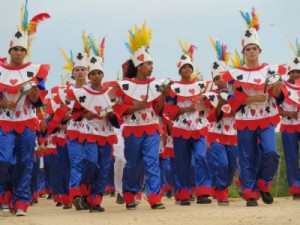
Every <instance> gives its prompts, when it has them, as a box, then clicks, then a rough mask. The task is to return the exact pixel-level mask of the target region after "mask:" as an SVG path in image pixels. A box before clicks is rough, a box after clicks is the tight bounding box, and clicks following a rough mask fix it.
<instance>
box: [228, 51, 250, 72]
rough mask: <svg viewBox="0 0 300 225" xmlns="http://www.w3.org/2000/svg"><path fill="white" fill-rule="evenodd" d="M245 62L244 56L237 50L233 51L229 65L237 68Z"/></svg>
mask: <svg viewBox="0 0 300 225" xmlns="http://www.w3.org/2000/svg"><path fill="white" fill-rule="evenodd" d="M245 64H246V59H245V57H242V56H240V54H239V53H238V51H237V50H235V51H234V57H231V67H232V68H234V69H237V68H239V67H241V66H244V65H245Z"/></svg>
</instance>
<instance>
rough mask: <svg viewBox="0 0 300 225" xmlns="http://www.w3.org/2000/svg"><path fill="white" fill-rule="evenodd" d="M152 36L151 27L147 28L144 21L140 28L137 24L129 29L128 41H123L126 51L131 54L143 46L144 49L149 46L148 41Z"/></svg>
mask: <svg viewBox="0 0 300 225" xmlns="http://www.w3.org/2000/svg"><path fill="white" fill-rule="evenodd" d="M151 37H152V29H147V24H146V21H145V22H144V23H143V25H142V27H141V29H139V28H138V26H137V25H135V26H134V28H130V30H129V42H126V43H125V46H126V48H127V49H128V51H129V52H130V53H131V54H133V53H134V52H136V51H137V50H138V49H139V48H141V47H143V46H144V47H145V48H146V49H147V48H149V47H150V41H151Z"/></svg>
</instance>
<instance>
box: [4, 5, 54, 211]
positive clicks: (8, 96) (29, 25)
mask: <svg viewBox="0 0 300 225" xmlns="http://www.w3.org/2000/svg"><path fill="white" fill-rule="evenodd" d="M21 13H22V23H21V27H18V30H17V32H15V33H14V34H13V36H12V39H11V41H10V43H9V49H8V53H9V56H10V57H9V60H8V63H7V65H5V64H1V65H0V74H1V75H0V91H1V95H0V96H1V97H0V143H1V145H0V202H1V204H2V212H3V213H10V206H11V207H13V211H14V212H16V215H17V216H24V215H26V211H27V208H28V206H29V204H30V201H31V192H30V180H31V172H32V167H33V153H34V146H35V140H36V130H37V128H38V120H37V116H36V112H35V108H36V107H39V106H40V105H42V100H43V97H44V96H45V95H46V93H43V92H42V90H45V84H44V81H45V78H46V76H47V74H48V71H49V69H50V66H49V65H46V64H32V63H31V62H27V63H25V62H24V59H25V57H26V56H30V46H31V41H32V37H33V35H34V34H35V33H36V29H37V25H38V23H39V22H40V21H42V20H43V19H46V18H49V15H48V14H47V13H42V14H38V15H36V16H35V17H33V18H32V20H31V21H30V22H29V21H28V11H27V1H26V3H25V7H24V6H23V7H22V10H21Z"/></svg>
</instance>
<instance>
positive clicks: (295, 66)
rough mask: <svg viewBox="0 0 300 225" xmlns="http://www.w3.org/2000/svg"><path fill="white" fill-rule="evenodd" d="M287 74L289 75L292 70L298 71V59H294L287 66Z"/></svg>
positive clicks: (299, 59)
mask: <svg viewBox="0 0 300 225" xmlns="http://www.w3.org/2000/svg"><path fill="white" fill-rule="evenodd" d="M287 69H288V70H287V73H288V74H289V73H290V72H291V71H292V70H300V57H294V58H293V59H292V60H291V61H290V62H289V64H288V68H287Z"/></svg>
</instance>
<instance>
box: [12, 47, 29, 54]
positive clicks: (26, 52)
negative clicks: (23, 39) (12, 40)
mask: <svg viewBox="0 0 300 225" xmlns="http://www.w3.org/2000/svg"><path fill="white" fill-rule="evenodd" d="M15 47H18V46H14V47H12V48H10V49H9V50H8V53H9V54H10V51H11V50H12V49H13V48H15ZM21 48H22V50H23V49H24V50H25V52H26V54H27V49H26V48H23V47H21Z"/></svg>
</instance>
